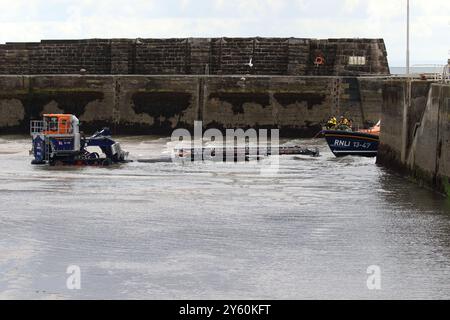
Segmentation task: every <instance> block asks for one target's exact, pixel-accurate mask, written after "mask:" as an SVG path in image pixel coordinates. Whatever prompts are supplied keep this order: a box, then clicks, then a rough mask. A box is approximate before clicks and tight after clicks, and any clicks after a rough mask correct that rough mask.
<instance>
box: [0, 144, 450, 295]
mask: <svg viewBox="0 0 450 320" xmlns="http://www.w3.org/2000/svg"><path fill="white" fill-rule="evenodd" d="M118 140H119V141H120V142H121V144H122V146H123V148H124V149H126V150H127V151H129V152H130V155H131V158H133V159H139V158H142V159H143V158H146V159H148V158H152V157H158V156H160V155H161V153H162V152H164V151H167V143H168V141H169V139H167V138H158V137H133V138H127V137H122V138H119V139H118ZM294 142H295V143H299V144H304V145H307V146H316V145H318V146H319V147H320V150H321V153H322V156H321V157H319V158H312V157H308V156H283V157H281V158H280V161H279V171H278V172H277V173H273V172H272V173H269V174H267V173H263V172H262V171H263V170H261V168H260V167H259V166H261V164H257V165H251V164H248V163H238V164H232V163H227V164H219V163H213V162H206V163H194V164H192V163H185V164H179V163H176V164H175V163H170V162H162V163H159V162H154V163H138V162H133V163H129V164H124V165H119V166H112V167H108V168H99V167H64V168H57V167H52V168H49V167H45V166H43V167H42V166H31V165H30V160H31V158H30V157H29V156H28V150H29V147H30V140H29V138H27V137H11V136H3V137H0V164H1V165H0V298H1V299H7V298H21V299H60V298H61V299H62V298H69V299H70V298H87V299H93V298H113V299H116V298H125V299H134V298H146V299H166V298H167V299H168V298H175V299H176V298H190V299H195V298H198V299H238V298H258V299H259V298H262V299H265V298H268V299H278V298H280V299H281V298H286V299H309V298H331V299H342V298H356V299H372V298H373V299H378V298H398V299H405V298H413V299H415V298H424V299H429V298H440V299H444V298H445V299H448V298H450V201H449V200H446V199H445V198H443V197H442V196H440V195H438V194H436V193H433V192H431V191H429V190H426V189H423V188H420V187H418V186H416V185H414V184H412V183H410V182H408V181H407V180H405V179H403V178H401V177H398V176H396V175H393V174H392V173H390V172H388V171H386V170H385V169H383V168H380V167H378V166H377V165H376V164H375V159H367V158H351V157H345V158H341V159H337V158H335V157H334V156H333V155H332V154H331V153H330V151H329V150H328V149H327V146H326V144H325V141H323V140H304V141H302V140H297V141H294ZM263 162H264V160H263ZM70 265H76V266H79V268H80V271H81V289H79V290H69V289H68V288H67V286H66V282H67V278H68V277H69V276H70V274H67V273H66V271H67V268H68V266H70ZM373 265H375V266H378V267H379V268H380V271H381V290H369V289H368V287H367V279H368V277H369V275H368V274H367V268H368V267H369V266H373Z"/></svg>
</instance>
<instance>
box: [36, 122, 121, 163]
mask: <svg viewBox="0 0 450 320" xmlns="http://www.w3.org/2000/svg"><path fill="white" fill-rule="evenodd" d="M79 127H80V122H79V120H78V118H77V117H76V116H74V115H72V114H44V115H43V119H42V120H32V121H31V123H30V133H31V136H32V150H31V151H30V154H31V155H33V156H34V159H33V160H32V161H31V163H32V164H47V165H51V166H53V165H99V166H108V165H111V164H113V163H124V162H129V160H127V157H128V152H125V151H123V150H122V149H121V147H120V144H119V143H117V142H116V141H114V140H113V139H112V138H111V131H110V130H109V129H108V128H103V129H102V130H100V131H97V132H96V133H95V134H93V135H92V136H90V137H86V136H85V135H84V134H83V133H82V132H80V128H79ZM88 147H98V148H99V149H100V150H101V152H102V153H101V154H99V153H98V152H91V151H88V149H87V148H88Z"/></svg>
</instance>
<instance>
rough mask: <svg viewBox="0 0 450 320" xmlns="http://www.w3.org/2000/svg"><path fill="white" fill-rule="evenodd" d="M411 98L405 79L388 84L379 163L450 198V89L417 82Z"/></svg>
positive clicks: (385, 91)
mask: <svg viewBox="0 0 450 320" xmlns="http://www.w3.org/2000/svg"><path fill="white" fill-rule="evenodd" d="M407 99H408V84H407V82H406V81H405V80H395V81H388V82H386V84H385V86H384V89H383V107H382V115H381V119H382V129H381V136H380V139H381V143H380V149H379V152H378V158H377V162H378V163H380V164H383V165H385V166H388V167H392V168H395V169H396V170H398V171H400V172H402V173H404V174H407V175H409V176H411V177H412V178H414V179H415V180H416V181H418V182H419V183H421V184H425V185H428V186H431V187H433V188H435V189H437V190H438V191H440V192H443V193H446V194H447V195H449V196H450V188H449V179H450V165H449V163H450V142H449V141H450V110H449V100H450V86H449V85H444V84H437V83H434V84H431V83H430V82H424V81H421V82H419V81H415V82H412V84H411V104H410V106H409V107H405V104H406V103H407ZM404 121H405V122H404ZM403 124H405V125H403Z"/></svg>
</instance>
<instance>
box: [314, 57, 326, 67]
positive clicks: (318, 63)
mask: <svg viewBox="0 0 450 320" xmlns="http://www.w3.org/2000/svg"><path fill="white" fill-rule="evenodd" d="M324 63H325V59H324V58H323V57H321V56H318V57H316V59H315V60H314V64H316V65H322V64H324Z"/></svg>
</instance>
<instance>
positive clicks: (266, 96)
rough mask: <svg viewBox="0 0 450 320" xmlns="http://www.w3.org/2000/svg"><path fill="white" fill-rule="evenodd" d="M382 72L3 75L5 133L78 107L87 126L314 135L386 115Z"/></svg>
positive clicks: (0, 126)
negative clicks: (340, 123)
mask: <svg viewBox="0 0 450 320" xmlns="http://www.w3.org/2000/svg"><path fill="white" fill-rule="evenodd" d="M382 84H383V82H382V81H380V80H379V79H377V78H370V77H368V78H363V77H359V78H355V77H300V76H194V75H192V76H139V75H134V76H133V75H120V76H119V75H95V76H94V75H36V76H13V75H9V76H8V75H6V76H0V134H5V133H27V132H28V130H29V121H30V120H31V119H40V118H41V116H42V114H43V113H72V114H75V115H77V116H78V117H79V118H80V120H81V121H82V128H83V130H85V131H86V132H91V131H93V130H95V129H99V128H100V127H102V126H109V127H111V128H112V130H113V132H114V133H116V134H171V133H172V131H173V130H174V129H176V128H188V129H192V127H193V123H194V121H195V120H201V121H203V125H204V126H205V128H209V127H215V128H219V129H226V128H250V127H252V128H278V129H280V134H281V135H284V136H298V137H307V136H313V135H315V134H316V133H317V132H318V131H319V130H320V129H321V122H322V121H324V120H326V119H327V118H328V117H329V116H330V115H332V114H335V115H339V114H345V115H347V116H348V117H351V118H353V119H354V122H355V123H356V124H357V125H359V126H364V125H369V124H371V123H375V122H377V121H378V119H379V118H380V113H381V104H382Z"/></svg>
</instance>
